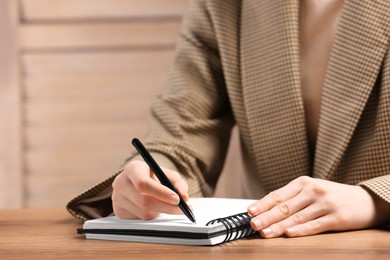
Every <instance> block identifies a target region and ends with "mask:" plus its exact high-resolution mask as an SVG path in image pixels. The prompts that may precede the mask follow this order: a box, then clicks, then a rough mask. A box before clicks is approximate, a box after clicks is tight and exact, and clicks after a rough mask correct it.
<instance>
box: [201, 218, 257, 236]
mask: <svg viewBox="0 0 390 260" xmlns="http://www.w3.org/2000/svg"><path fill="white" fill-rule="evenodd" d="M251 219H252V217H251V216H250V215H249V214H248V213H247V212H243V213H239V214H235V215H231V216H228V217H224V218H217V219H213V220H211V221H209V222H208V223H207V224H206V226H209V225H212V224H216V223H222V224H223V225H224V227H225V229H226V237H225V240H224V241H223V242H226V241H231V240H236V239H239V238H242V237H247V236H250V235H252V234H254V233H256V231H255V230H253V229H252V228H251V225H250V221H251ZM233 235H234V237H233Z"/></svg>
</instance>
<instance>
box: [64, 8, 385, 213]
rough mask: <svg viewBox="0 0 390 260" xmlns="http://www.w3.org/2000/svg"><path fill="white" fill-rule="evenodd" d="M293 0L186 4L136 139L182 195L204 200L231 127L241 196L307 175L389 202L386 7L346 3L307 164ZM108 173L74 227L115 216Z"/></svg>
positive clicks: (79, 207)
mask: <svg viewBox="0 0 390 260" xmlns="http://www.w3.org/2000/svg"><path fill="white" fill-rule="evenodd" d="M299 2H300V1H299V0H289V1H285V0H272V1H267V0H244V1H217V0H215V1H213V0H209V1H208V0H204V1H200V0H193V1H190V2H189V7H188V11H187V13H186V14H185V16H184V18H183V25H182V29H181V32H180V39H179V41H178V43H177V48H176V53H175V58H174V62H173V64H172V68H171V70H170V73H169V77H168V80H167V84H166V87H165V89H164V91H163V93H162V94H161V96H159V97H158V98H157V99H156V100H155V101H154V102H153V103H152V106H151V110H150V111H151V113H150V118H151V123H150V131H149V133H148V136H147V139H146V142H145V143H146V146H147V148H148V149H149V150H150V151H152V153H153V154H154V155H155V156H157V157H158V158H159V159H158V160H159V161H160V162H161V163H162V164H163V165H165V166H167V167H171V168H174V169H176V170H178V171H179V172H180V173H181V174H182V176H183V178H185V179H186V180H187V182H188V183H189V187H190V195H191V196H211V195H212V193H213V188H214V186H215V184H216V181H217V179H218V176H219V173H220V172H221V169H222V166H223V163H224V158H225V155H226V150H227V146H228V142H229V137H230V131H231V128H232V127H233V126H234V125H236V126H237V127H238V129H239V135H240V144H241V154H242V158H243V162H244V168H245V172H244V178H245V185H246V190H247V192H248V195H249V197H251V198H256V199H259V198H260V197H262V196H264V195H265V194H266V193H268V192H270V191H272V190H275V189H277V188H279V187H282V186H283V185H286V184H287V183H288V182H290V181H291V180H293V179H295V178H297V177H298V176H302V175H309V176H312V177H315V178H321V179H327V180H331V181H335V182H340V183H346V184H353V185H363V186H365V187H366V188H368V189H370V190H371V191H372V192H374V193H375V194H377V195H378V196H379V197H381V198H382V199H384V200H385V201H387V202H389V203H390V54H389V39H390V38H389V36H390V1H371V0H345V3H344V6H343V12H342V15H341V18H340V22H339V25H338V29H337V32H336V36H335V40H334V43H333V48H332V51H331V55H330V59H329V63H328V66H327V70H326V74H325V81H324V85H323V93H322V101H321V112H320V121H319V127H318V134H317V143H316V150H315V155H314V159H313V158H311V156H310V155H309V149H308V139H307V136H306V126H305V115H304V107H303V99H302V92H301V85H300V84H301V83H300V71H299V70H300V66H299V62H300V61H299V10H300V7H299ZM131 158H132V157H131ZM114 177H115V175H114V176H112V177H110V178H109V179H107V180H105V181H103V182H102V183H100V184H98V185H97V186H95V187H93V188H91V189H90V190H88V191H87V192H85V193H83V194H81V195H80V196H78V197H76V198H75V199H73V200H72V201H71V202H70V203H69V204H68V210H69V211H70V212H71V213H72V214H74V215H75V216H77V217H80V218H83V219H87V218H93V217H99V216H102V215H108V214H110V213H112V206H111V204H110V203H111V201H110V194H111V183H112V180H113V179H114Z"/></svg>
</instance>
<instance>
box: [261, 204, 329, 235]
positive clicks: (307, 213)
mask: <svg viewBox="0 0 390 260" xmlns="http://www.w3.org/2000/svg"><path fill="white" fill-rule="evenodd" d="M328 213H329V210H328V209H327V208H325V207H323V206H321V205H319V204H312V205H310V206H308V207H306V208H304V209H302V210H300V211H298V212H296V213H294V214H292V215H291V216H290V217H288V218H286V219H284V220H282V221H280V222H278V223H275V224H273V225H271V226H269V227H267V228H265V229H263V230H261V232H260V235H261V236H262V237H264V238H272V237H278V236H282V235H283V234H285V233H286V230H287V229H288V228H291V227H294V226H297V225H302V224H304V223H306V222H309V221H312V220H314V219H317V218H319V217H322V216H324V215H326V214H328Z"/></svg>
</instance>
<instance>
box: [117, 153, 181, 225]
mask: <svg viewBox="0 0 390 260" xmlns="http://www.w3.org/2000/svg"><path fill="white" fill-rule="evenodd" d="M162 170H163V171H164V173H165V174H166V175H167V177H168V178H169V180H170V181H171V182H172V184H173V186H174V187H175V188H176V190H177V191H178V192H179V193H180V195H181V196H182V198H183V199H184V200H185V201H187V200H188V185H187V183H186V182H185V181H184V180H183V179H182V178H181V176H180V175H179V174H178V173H177V172H175V171H172V170H169V169H166V168H162ZM112 187H113V192H112V204H113V210H114V213H115V215H116V216H118V217H119V218H127V219H137V218H140V219H144V220H146V219H152V218H155V217H157V216H158V215H159V214H160V213H170V214H182V211H181V210H180V209H179V207H178V206H177V205H178V204H179V196H178V195H177V194H176V193H175V192H173V191H172V190H171V189H169V188H167V187H165V186H163V185H162V184H161V183H160V182H159V181H158V179H157V178H156V176H155V175H154V173H153V172H151V170H150V169H149V166H148V165H147V164H146V163H145V162H143V161H138V160H134V161H131V162H130V163H128V165H127V166H126V168H125V169H124V170H123V172H121V173H120V174H119V175H118V176H117V177H116V178H115V180H114V182H113V184H112Z"/></svg>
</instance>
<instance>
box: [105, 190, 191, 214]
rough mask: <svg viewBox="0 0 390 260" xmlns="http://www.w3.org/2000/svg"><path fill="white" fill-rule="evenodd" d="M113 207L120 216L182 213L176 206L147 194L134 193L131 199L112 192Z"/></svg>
mask: <svg viewBox="0 0 390 260" xmlns="http://www.w3.org/2000/svg"><path fill="white" fill-rule="evenodd" d="M112 197H113V201H114V200H115V203H113V209H114V213H115V215H117V216H118V217H120V218H129V219H134V218H140V219H144V220H147V219H152V218H155V217H157V216H158V215H159V214H160V213H167V214H183V213H182V211H181V210H180V208H179V207H178V206H175V205H171V204H167V203H164V202H161V201H159V200H157V199H155V198H153V197H150V196H148V195H143V194H139V193H135V194H134V195H133V197H131V198H132V200H130V199H129V198H128V197H124V196H122V195H121V194H117V193H113V195H112Z"/></svg>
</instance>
